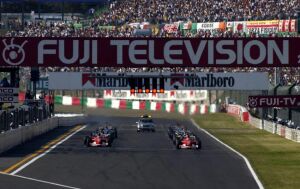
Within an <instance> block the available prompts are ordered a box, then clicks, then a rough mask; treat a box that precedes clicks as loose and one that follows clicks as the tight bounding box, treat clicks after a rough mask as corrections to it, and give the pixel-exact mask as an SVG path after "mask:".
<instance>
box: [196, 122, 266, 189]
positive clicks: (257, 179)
mask: <svg viewBox="0 0 300 189" xmlns="http://www.w3.org/2000/svg"><path fill="white" fill-rule="evenodd" d="M191 122H192V123H193V125H194V126H195V127H197V128H198V129H199V130H201V131H203V132H204V133H206V134H207V135H209V136H210V137H211V138H213V139H215V140H216V141H217V142H219V143H221V144H222V145H223V146H225V147H226V148H228V149H229V150H231V151H233V152H234V153H236V154H237V155H238V156H240V157H242V158H243V159H244V161H245V163H246V165H247V167H248V169H249V171H250V172H251V174H252V176H253V178H254V180H255V182H256V183H257V185H258V187H259V188H260V189H264V186H263V185H262V183H261V182H260V180H259V178H258V176H257V175H256V173H255V171H254V169H253V167H252V166H251V164H250V162H249V160H248V159H247V158H246V157H245V156H244V155H242V154H241V153H240V152H238V151H236V150H235V149H233V148H231V147H230V146H228V145H227V144H225V143H223V142H222V141H221V140H219V139H218V138H216V137H215V136H213V135H212V134H210V133H209V132H208V131H206V130H205V129H203V128H201V127H200V126H199V125H198V124H197V123H196V122H195V121H194V119H191Z"/></svg>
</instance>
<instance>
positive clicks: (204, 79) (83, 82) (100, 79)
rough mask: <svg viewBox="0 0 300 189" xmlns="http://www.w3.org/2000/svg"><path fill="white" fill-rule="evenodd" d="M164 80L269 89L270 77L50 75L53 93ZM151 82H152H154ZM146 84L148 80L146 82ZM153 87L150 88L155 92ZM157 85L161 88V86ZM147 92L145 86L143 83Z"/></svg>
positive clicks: (168, 85) (177, 86)
mask: <svg viewBox="0 0 300 189" xmlns="http://www.w3.org/2000/svg"><path fill="white" fill-rule="evenodd" d="M133 77H134V78H150V79H151V80H153V79H158V80H159V78H164V79H163V81H164V90H200V89H201V90H268V89H269V80H268V74H267V73H262V72H260V73H259V72H255V73H246V72H243V73H204V72H200V73H190V72H182V73H181V72H178V73H171V72H163V73H159V72H156V73H155V72H146V73H145V72H142V73H139V72H128V73H116V72H107V73H104V72H103V73H81V72H50V73H49V89H50V90H55V89H56V90H81V89H112V90H113V89H115V90H130V86H129V79H130V78H133ZM151 80H150V82H151ZM142 82H144V79H142ZM151 85H152V84H150V89H151ZM157 85H159V84H158V83H157ZM141 86H143V87H142V88H143V89H144V84H142V85H141Z"/></svg>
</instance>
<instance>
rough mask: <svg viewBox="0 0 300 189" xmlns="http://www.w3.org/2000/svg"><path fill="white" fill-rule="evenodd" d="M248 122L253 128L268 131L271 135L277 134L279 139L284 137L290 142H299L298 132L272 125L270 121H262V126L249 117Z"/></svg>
mask: <svg viewBox="0 0 300 189" xmlns="http://www.w3.org/2000/svg"><path fill="white" fill-rule="evenodd" d="M249 122H250V124H251V125H253V126H254V127H257V128H260V129H264V130H265V131H268V132H270V133H273V134H277V135H279V136H281V137H284V138H286V139H289V140H292V141H295V142H300V130H297V129H291V128H288V127H286V126H283V125H280V124H277V123H273V122H270V121H266V120H264V121H263V123H264V124H263V125H262V120H260V119H258V118H255V117H252V116H250V119H249Z"/></svg>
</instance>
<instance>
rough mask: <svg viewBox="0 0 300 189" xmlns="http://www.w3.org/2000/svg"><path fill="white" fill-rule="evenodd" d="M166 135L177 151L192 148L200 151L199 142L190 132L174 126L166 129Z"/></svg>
mask: <svg viewBox="0 0 300 189" xmlns="http://www.w3.org/2000/svg"><path fill="white" fill-rule="evenodd" d="M168 135H169V137H170V139H172V141H173V143H174V144H175V146H176V148H177V149H181V148H193V149H201V147H202V146H201V140H200V139H199V138H198V137H197V136H196V135H194V134H193V133H192V132H191V131H189V130H187V129H184V128H181V127H178V126H174V127H169V128H168Z"/></svg>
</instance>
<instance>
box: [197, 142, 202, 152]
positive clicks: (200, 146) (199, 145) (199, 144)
mask: <svg viewBox="0 0 300 189" xmlns="http://www.w3.org/2000/svg"><path fill="white" fill-rule="evenodd" d="M201 148H202V142H201V141H199V143H198V148H197V149H199V150H200V149H201Z"/></svg>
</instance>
